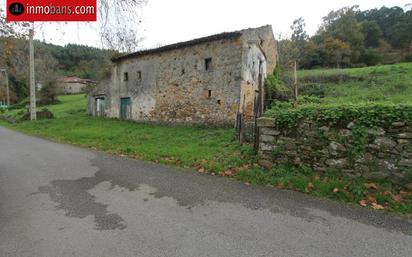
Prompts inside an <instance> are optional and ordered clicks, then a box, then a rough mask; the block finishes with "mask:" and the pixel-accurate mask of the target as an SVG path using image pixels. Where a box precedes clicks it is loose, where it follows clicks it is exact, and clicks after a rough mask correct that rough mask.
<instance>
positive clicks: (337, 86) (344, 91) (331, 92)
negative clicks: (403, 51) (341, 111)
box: [298, 63, 412, 104]
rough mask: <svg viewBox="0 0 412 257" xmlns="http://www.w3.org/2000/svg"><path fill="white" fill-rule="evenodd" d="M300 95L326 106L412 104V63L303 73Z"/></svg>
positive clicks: (299, 75)
mask: <svg viewBox="0 0 412 257" xmlns="http://www.w3.org/2000/svg"><path fill="white" fill-rule="evenodd" d="M298 80H299V89H300V95H301V96H303V95H310V96H316V97H319V98H320V101H321V102H323V103H337V104H339V103H360V102H371V101H373V102H391V103H412V63H400V64H393V65H381V66H373V67H366V68H352V69H317V70H302V71H299V73H298Z"/></svg>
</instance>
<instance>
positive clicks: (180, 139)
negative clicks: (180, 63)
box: [0, 95, 412, 215]
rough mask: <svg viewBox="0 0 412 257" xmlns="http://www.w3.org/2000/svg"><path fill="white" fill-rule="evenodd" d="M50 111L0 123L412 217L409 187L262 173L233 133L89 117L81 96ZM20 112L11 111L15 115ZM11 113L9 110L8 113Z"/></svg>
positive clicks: (282, 170)
mask: <svg viewBox="0 0 412 257" xmlns="http://www.w3.org/2000/svg"><path fill="white" fill-rule="evenodd" d="M59 100H60V101H61V103H60V104H56V105H51V106H48V109H50V110H51V111H52V112H53V114H54V116H55V118H54V119H51V120H38V121H35V122H21V123H16V124H10V123H7V122H5V121H1V120H0V124H2V125H5V126H7V127H9V128H13V129H16V130H18V131H21V132H24V133H28V134H31V135H37V136H42V137H47V138H50V139H53V140H55V141H57V142H64V143H70V144H75V145H80V146H83V147H88V148H92V149H98V150H101V151H106V152H109V153H114V154H118V155H121V156H128V157H131V158H137V159H142V160H148V161H152V162H156V163H163V164H168V165H175V166H180V167H186V168H191V169H195V170H196V171H197V172H200V173H210V174H213V175H221V176H227V177H233V178H236V179H238V180H240V181H243V182H245V183H246V184H249V183H253V184H262V185H270V186H274V187H277V188H284V189H292V190H296V191H300V192H305V193H310V194H313V195H315V196H322V197H329V198H333V199H338V200H341V201H345V202H352V203H357V204H359V203H360V204H361V205H365V206H371V207H372V208H375V209H381V208H382V209H386V210H389V211H394V212H398V213H403V214H406V215H411V214H412V192H411V190H410V189H407V188H400V187H394V186H393V185H391V184H389V183H386V182H381V183H367V182H366V181H363V180H353V179H349V178H345V177H342V176H339V175H338V174H337V173H334V172H332V171H328V172H326V173H316V172H314V171H312V170H311V169H309V168H304V167H302V168H299V169H297V168H293V167H276V168H273V169H271V170H264V169H262V168H261V167H260V166H259V165H258V164H257V156H256V155H255V152H254V150H253V149H252V147H250V146H248V145H244V146H240V145H239V144H238V143H237V141H236V140H235V138H234V131H233V130H232V129H206V128H188V127H167V126H160V125H148V124H141V123H135V122H128V121H120V120H108V119H100V118H95V117H89V116H87V115H86V114H85V98H84V96H83V95H73V96H61V97H59ZM19 112H20V110H14V111H12V113H13V114H15V115H18V113H19ZM9 113H10V111H9Z"/></svg>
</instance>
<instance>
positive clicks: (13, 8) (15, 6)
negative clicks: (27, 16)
mask: <svg viewBox="0 0 412 257" xmlns="http://www.w3.org/2000/svg"><path fill="white" fill-rule="evenodd" d="M9 12H10V14H12V15H15V16H19V15H21V14H23V13H24V5H22V4H21V3H18V2H15V3H12V4H10V5H9Z"/></svg>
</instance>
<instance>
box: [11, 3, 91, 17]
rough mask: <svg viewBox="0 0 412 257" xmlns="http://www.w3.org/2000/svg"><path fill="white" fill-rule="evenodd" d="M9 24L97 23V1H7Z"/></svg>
mask: <svg viewBox="0 0 412 257" xmlns="http://www.w3.org/2000/svg"><path fill="white" fill-rule="evenodd" d="M6 18H7V22H20V21H21V22H35V21H39V22H49V21H63V22H67V21H96V18H97V7H96V0H75V1H74V0H47V1H46V0H7V15H6Z"/></svg>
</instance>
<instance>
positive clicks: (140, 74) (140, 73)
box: [137, 71, 142, 79]
mask: <svg viewBox="0 0 412 257" xmlns="http://www.w3.org/2000/svg"><path fill="white" fill-rule="evenodd" d="M137 79H142V72H141V71H138V72H137Z"/></svg>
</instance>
